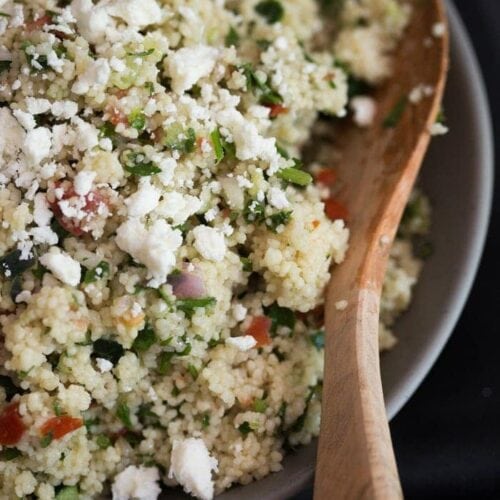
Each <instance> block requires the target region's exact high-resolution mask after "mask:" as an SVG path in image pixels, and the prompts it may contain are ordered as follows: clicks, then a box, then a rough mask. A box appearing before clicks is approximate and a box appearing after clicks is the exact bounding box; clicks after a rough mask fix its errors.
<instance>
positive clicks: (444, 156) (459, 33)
mask: <svg viewBox="0 0 500 500" xmlns="http://www.w3.org/2000/svg"><path fill="white" fill-rule="evenodd" d="M449 17H450V24H451V31H452V47H451V51H452V54H451V71H450V76H449V84H448V89H447V93H446V98H445V104H444V108H445V111H446V115H447V119H448V123H449V125H450V127H451V132H450V134H449V135H447V136H445V137H440V138H437V139H435V140H434V142H433V144H432V146H431V150H430V152H429V154H428V156H427V158H426V160H425V165H424V169H423V172H422V176H421V184H422V186H423V188H424V191H425V192H426V193H427V194H428V195H429V197H430V198H431V202H432V205H433V210H434V212H433V214H434V215H433V226H432V240H433V244H434V247H435V253H434V255H433V256H432V257H431V258H430V259H429V260H428V261H427V263H426V265H425V268H424V271H423V274H422V277H421V280H420V282H419V284H418V287H417V289H416V292H415V297H414V300H413V303H412V305H411V308H410V310H409V311H408V312H407V313H406V314H405V315H404V316H403V317H402V318H401V320H400V321H399V322H398V325H397V328H396V333H397V335H398V337H399V338H400V342H399V343H398V345H397V346H396V347H395V349H394V350H393V351H391V352H390V353H387V354H384V355H383V357H382V378H383V382H384V391H385V395H386V406H387V413H388V415H389V418H392V417H394V415H396V413H397V412H398V411H399V410H400V409H401V408H402V406H403V405H404V404H405V403H406V401H408V399H409V398H410V397H411V395H412V394H413V393H414V392H415V390H416V389H417V387H418V386H419V385H420V383H421V382H422V380H423V379H424V377H425V376H426V375H427V373H428V372H429V370H430V369H431V367H432V365H433V364H434V362H435V361H436V358H437V357H438V356H439V354H440V352H441V350H442V349H443V347H444V345H445V343H446V341H447V340H448V338H449V337H450V335H451V333H452V331H453V328H454V327H455V324H456V322H457V320H458V318H459V316H460V313H461V312H462V309H463V307H464V304H465V301H466V299H467V296H468V294H469V292H470V289H471V286H472V283H473V280H474V277H475V275H476V271H477V268H478V264H479V260H480V257H481V254H482V250H483V246H484V241H485V237H486V232H487V228H488V220H489V215H490V209H491V201H492V193H493V140H492V125H491V122H490V114H489V108H488V103H487V98H486V93H485V89H484V85H483V82H482V80H481V76H480V75H481V72H480V69H479V66H478V63H477V60H476V58H475V55H474V52H473V49H472V46H471V43H470V40H469V38H468V35H467V32H466V30H465V28H464V26H463V24H462V21H461V20H460V18H459V16H458V14H457V12H456V10H455V8H454V7H453V5H451V4H449ZM315 453H316V447H315V444H311V445H310V446H308V447H306V448H303V449H301V450H299V451H297V452H296V453H295V454H294V455H291V456H289V457H287V458H286V459H285V461H284V468H283V470H282V471H281V472H279V473H277V474H273V475H271V476H268V477H267V478H265V479H263V480H262V481H258V482H256V483H253V484H250V485H248V486H244V487H237V488H234V489H231V490H230V491H228V492H227V493H224V494H223V495H221V496H220V497H219V498H220V500H254V499H266V500H283V499H285V498H288V497H290V496H293V495H294V494H296V493H298V492H300V491H301V490H302V489H304V488H306V487H308V486H310V485H311V481H312V477H313V471H314V462H315ZM169 498H170V497H169Z"/></svg>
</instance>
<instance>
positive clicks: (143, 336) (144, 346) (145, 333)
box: [132, 325, 157, 353]
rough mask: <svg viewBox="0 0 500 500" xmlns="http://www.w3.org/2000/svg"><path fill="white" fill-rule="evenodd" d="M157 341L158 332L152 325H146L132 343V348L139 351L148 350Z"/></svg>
mask: <svg viewBox="0 0 500 500" xmlns="http://www.w3.org/2000/svg"><path fill="white" fill-rule="evenodd" d="M156 341H157V337H156V333H155V332H154V330H153V329H152V328H151V326H149V325H146V327H145V328H144V330H141V331H140V332H139V334H138V335H137V337H136V338H135V340H134V343H133V344H132V350H133V351H135V352H138V353H141V352H146V351H147V350H148V349H149V348H150V347H151V346H152V345H153V344H155V342H156Z"/></svg>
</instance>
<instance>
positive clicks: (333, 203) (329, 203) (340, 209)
mask: <svg viewBox="0 0 500 500" xmlns="http://www.w3.org/2000/svg"><path fill="white" fill-rule="evenodd" d="M325 213H326V215H327V216H328V218H329V219H331V220H337V219H343V220H346V219H347V218H348V217H349V213H348V211H347V208H346V207H344V205H342V203H340V202H338V201H337V200H334V199H333V198H329V199H328V200H326V201H325Z"/></svg>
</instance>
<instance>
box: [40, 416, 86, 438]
mask: <svg viewBox="0 0 500 500" xmlns="http://www.w3.org/2000/svg"><path fill="white" fill-rule="evenodd" d="M82 425H83V420H82V419H81V418H75V417H69V416H68V415H62V416H60V417H52V418H50V419H49V420H47V422H45V423H44V424H43V425H42V427H40V433H41V434H42V436H46V435H47V434H52V438H53V439H60V438H62V437H63V436H65V435H66V434H69V433H70V432H73V431H76V430H77V429H79V428H80V427H81V426H82Z"/></svg>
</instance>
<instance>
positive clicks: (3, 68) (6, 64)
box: [0, 61, 12, 73]
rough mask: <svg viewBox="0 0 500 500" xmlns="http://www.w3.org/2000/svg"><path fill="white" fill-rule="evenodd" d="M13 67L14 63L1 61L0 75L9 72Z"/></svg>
mask: <svg viewBox="0 0 500 500" xmlns="http://www.w3.org/2000/svg"><path fill="white" fill-rule="evenodd" d="M11 66H12V61H0V73H3V72H4V71H8V70H9V69H10V67H11Z"/></svg>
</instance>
